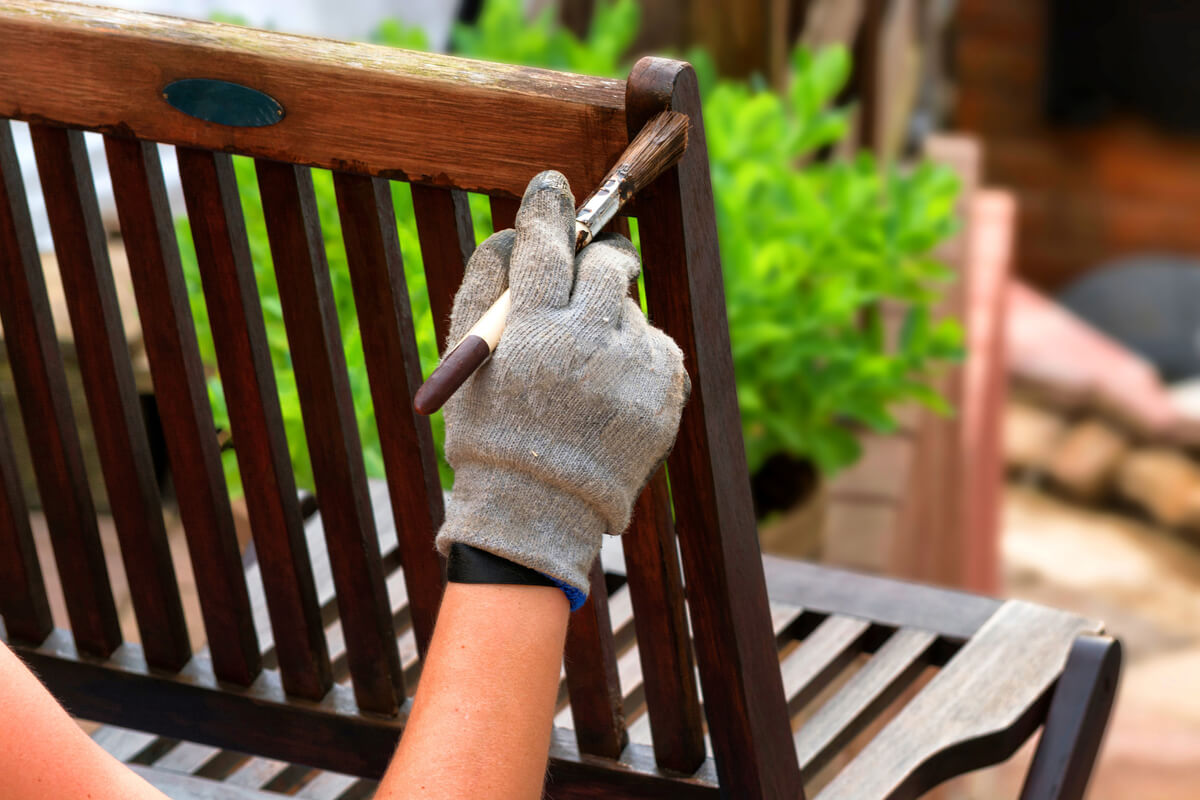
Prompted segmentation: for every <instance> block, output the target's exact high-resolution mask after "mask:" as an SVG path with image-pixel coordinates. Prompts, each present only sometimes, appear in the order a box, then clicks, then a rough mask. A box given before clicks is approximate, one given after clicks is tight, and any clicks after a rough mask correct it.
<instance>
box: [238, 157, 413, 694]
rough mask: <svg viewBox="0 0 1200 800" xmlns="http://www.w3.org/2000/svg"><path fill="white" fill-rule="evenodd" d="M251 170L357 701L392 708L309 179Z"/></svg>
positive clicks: (364, 509)
mask: <svg viewBox="0 0 1200 800" xmlns="http://www.w3.org/2000/svg"><path fill="white" fill-rule="evenodd" d="M256 168H257V171H258V186H259V191H260V192H261V193H262V201H263V214H264V216H265V217H266V223H267V236H268V239H269V240H270V244H271V255H272V258H273V260H274V262H275V273H276V276H277V277H276V283H277V285H278V286H279V299H280V303H281V305H282V307H283V321H284V324H285V325H286V327H287V335H288V344H289V345H290V350H291V356H292V365H293V369H294V370H295V376H296V388H297V390H298V394H299V397H300V408H301V411H302V413H303V416H304V422H305V425H304V432H305V436H306V438H307V440H308V452H309V457H310V460H311V462H312V470H313V480H314V482H315V483H316V490H317V502H318V505H319V506H320V508H321V516H322V518H323V519H324V521H325V538H326V543H327V544H328V546H329V563H330V565H331V566H332V568H333V577H334V584H335V585H336V586H337V597H338V614H339V616H340V617H341V620H342V624H343V625H344V626H345V628H346V631H347V634H348V635H347V638H346V645H347V655H348V658H349V663H350V672H351V674H352V675H353V679H354V691H355V697H356V698H357V699H358V701H359V705H360V706H361V707H362V708H363V710H365V711H373V712H376V713H379V714H394V713H396V711H397V710H398V708H399V703H400V702H401V701H403V699H404V696H405V691H404V677H403V673H402V671H401V669H400V658H399V654H398V653H397V651H396V640H395V637H394V635H393V633H392V617H391V612H390V609H389V608H388V599H387V591H386V589H385V588H384V585H383V568H382V564H381V562H380V554H379V538H378V535H377V534H376V531H375V519H374V517H373V515H372V510H371V503H370V500H369V498H368V494H367V475H366V467H365V465H364V463H363V455H362V443H361V441H360V439H359V436H358V423H357V420H356V419H355V416H354V400H353V398H352V397H351V395H350V384H349V378H348V377H347V373H346V355H345V351H344V350H343V348H342V338H341V329H340V327H339V323H338V317H337V308H336V306H335V305H334V298H333V286H332V284H331V282H330V278H329V265H328V264H327V263H326V260H325V242H324V239H323V237H322V233H321V223H320V220H319V219H318V218H317V201H316V194H315V192H314V190H313V184H312V175H311V173H310V172H309V170H308V169H307V168H306V167H297V166H294V165H291V164H281V163H278V162H270V161H263V160H259V161H258V162H257V164H256Z"/></svg>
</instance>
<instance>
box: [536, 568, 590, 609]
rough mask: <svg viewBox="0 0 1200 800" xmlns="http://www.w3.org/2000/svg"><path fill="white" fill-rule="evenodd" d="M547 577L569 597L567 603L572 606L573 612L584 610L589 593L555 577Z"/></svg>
mask: <svg viewBox="0 0 1200 800" xmlns="http://www.w3.org/2000/svg"><path fill="white" fill-rule="evenodd" d="M542 574H545V573H542ZM546 577H547V578H549V579H550V582H551V583H553V584H554V585H555V586H557V587H558V588H560V589H562V590H563V594H565V595H566V596H567V602H568V603H570V604H571V610H572V611H578V610H579V609H581V608H583V604H584V603H586V602H587V592H582V591H580V590H579V589H576V588H575V587H574V586H572V585H571V584H569V583H564V582H563V581H560V580H559V579H558V578H556V577H554V576H553V575H546Z"/></svg>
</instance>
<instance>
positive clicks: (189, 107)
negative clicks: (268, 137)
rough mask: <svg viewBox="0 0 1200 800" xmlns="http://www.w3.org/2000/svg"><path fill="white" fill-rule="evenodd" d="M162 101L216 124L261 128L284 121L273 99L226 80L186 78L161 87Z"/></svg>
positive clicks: (280, 109)
mask: <svg viewBox="0 0 1200 800" xmlns="http://www.w3.org/2000/svg"><path fill="white" fill-rule="evenodd" d="M163 98H164V99H165V100H166V101H167V102H168V103H170V104H171V105H172V106H174V107H175V108H177V109H179V110H180V111H182V112H183V113H185V114H187V115H188V116H191V117H195V118H196V119H202V120H204V121H205V122H215V123H216V124H218V125H232V126H234V127H238V128H261V127H263V126H266V125H274V124H275V123H277V122H279V121H280V120H281V119H283V106H281V105H279V103H278V101H276V100H275V98H274V97H271V96H270V95H269V94H264V93H263V92H260V91H259V90H258V89H251V88H250V87H249V86H242V85H241V84H240V83H230V82H229V81H219V80H212V79H210V78H185V79H183V80H181V81H174V82H172V83H168V84H167V85H166V86H164V87H163Z"/></svg>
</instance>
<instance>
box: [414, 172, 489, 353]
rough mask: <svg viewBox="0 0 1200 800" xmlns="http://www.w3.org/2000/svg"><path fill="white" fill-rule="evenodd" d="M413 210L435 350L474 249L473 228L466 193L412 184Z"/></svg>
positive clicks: (443, 342) (445, 330) (443, 335)
mask: <svg viewBox="0 0 1200 800" xmlns="http://www.w3.org/2000/svg"><path fill="white" fill-rule="evenodd" d="M412 203H413V214H414V215H415V217H416V222H417V234H418V236H420V239H421V261H422V262H423V264H424V267H425V285H426V287H427V288H428V291H429V307H430V310H431V311H432V313H433V329H434V331H435V333H436V334H437V342H438V350H439V351H441V350H442V349H443V348H445V347H446V345H447V342H446V338H447V337H448V336H449V335H450V310H451V308H452V307H453V306H454V294H455V292H457V291H458V287H459V284H461V283H462V278H463V270H464V269H465V267H466V264H467V260H468V259H469V258H470V257H471V254H472V253H473V252H475V228H474V225H473V224H472V222H471V207H470V205H469V203H468V201H467V193H466V192H463V191H460V190H458V189H444V188H441V187H435V186H423V185H421V184H419V183H414V184H412Z"/></svg>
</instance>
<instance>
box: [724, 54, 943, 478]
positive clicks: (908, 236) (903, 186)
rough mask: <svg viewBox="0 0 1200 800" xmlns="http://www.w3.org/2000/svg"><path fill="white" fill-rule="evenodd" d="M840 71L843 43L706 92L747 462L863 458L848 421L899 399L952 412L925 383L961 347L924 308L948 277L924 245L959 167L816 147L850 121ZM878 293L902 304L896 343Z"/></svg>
mask: <svg viewBox="0 0 1200 800" xmlns="http://www.w3.org/2000/svg"><path fill="white" fill-rule="evenodd" d="M849 72H850V60H849V57H848V56H847V54H846V52H845V50H844V49H841V48H832V49H829V50H826V51H824V52H822V53H819V54H817V55H815V56H813V55H811V54H809V53H808V52H806V51H805V50H803V49H800V50H797V51H796V52H795V53H794V55H793V58H792V71H791V83H790V85H789V87H788V89H787V91H785V92H783V93H775V92H771V91H767V90H765V89H755V88H752V87H750V86H747V85H746V84H742V83H733V82H720V83H718V84H717V85H716V86H714V87H713V88H712V90H711V91H708V92H707V93H706V94H705V97H704V112H705V114H704V116H705V129H706V133H707V136H708V147H709V157H710V161H711V169H712V180H713V195H714V199H715V203H716V208H717V223H718V229H719V231H718V235H719V237H720V244H721V258H722V261H723V264H724V273H725V292H726V297H727V303H728V312H729V328H730V337H731V339H732V345H733V356H734V369H735V374H736V375H737V386H738V400H739V403H740V405H741V412H742V422H743V427H744V432H745V440H746V452H747V457H748V459H749V462H750V468H751V470H752V471H753V470H755V469H756V468H757V467H758V466H760V465H761V464H762V462H763V461H764V460H765V459H766V458H767V457H768V456H769V455H771V454H772V453H775V452H785V453H788V454H789V455H792V456H795V457H804V458H810V459H812V460H813V461H815V462H816V464H817V465H818V466H819V467H820V468H821V470H822V471H823V472H826V473H830V472H833V471H836V470H837V469H839V468H842V467H844V466H846V465H848V464H850V463H852V462H853V461H854V460H855V459H856V458H857V457H858V454H859V447H858V441H857V437H856V436H855V429H856V428H860V427H862V426H866V427H869V428H872V429H874V430H879V431H888V430H891V429H893V428H894V427H895V424H896V423H895V419H894V417H893V415H892V411H893V409H894V408H895V407H896V406H897V405H898V404H901V403H903V402H905V401H909V400H915V401H918V402H921V403H924V404H926V405H929V406H932V407H934V408H938V409H943V410H945V404H944V403H943V402H942V399H941V398H940V397H939V396H938V395H937V394H936V393H935V392H933V391H932V390H931V389H930V388H929V385H928V380H929V377H930V374H931V371H932V370H933V369H934V368H935V366H936V364H937V363H938V362H940V361H944V360H947V359H953V358H955V357H957V356H958V355H959V352H960V348H961V333H960V330H959V327H958V325H957V324H955V323H954V322H953V321H950V320H942V321H938V322H934V321H933V320H932V308H933V306H934V304H935V303H936V301H937V299H938V296H939V287H940V286H941V284H943V283H944V281H945V280H946V279H947V278H948V277H949V275H948V272H947V270H946V269H945V268H944V267H943V266H942V265H941V264H939V263H938V262H937V261H935V260H934V259H932V258H931V257H930V256H929V253H930V251H931V250H932V249H933V247H934V246H935V245H936V244H937V243H938V242H939V241H941V240H942V239H944V238H945V237H946V236H947V235H948V234H949V233H951V232H952V230H953V227H954V216H953V206H954V199H955V197H956V194H957V182H956V180H955V179H954V177H953V176H952V174H950V173H949V172H948V171H946V170H943V169H938V168H935V167H932V166H929V165H922V166H919V167H917V168H915V169H912V170H908V171H904V170H899V169H887V170H884V169H880V167H879V166H878V165H877V164H876V163H875V161H874V159H873V158H871V157H870V156H869V155H865V154H864V155H860V156H859V157H857V158H855V159H853V160H851V161H831V162H825V163H821V162H816V161H813V160H812V157H813V156H814V155H815V154H816V153H817V151H819V150H820V149H821V148H823V147H825V146H827V145H830V144H832V143H834V142H836V141H838V140H839V139H841V138H842V137H843V136H845V135H846V133H847V130H848V118H847V112H846V111H845V110H842V109H835V108H831V103H832V101H833V99H834V98H835V97H836V95H837V94H838V92H839V91H841V89H842V87H843V86H844V84H845V82H846V80H847V78H848V77H849ZM884 301H891V302H893V303H896V304H899V305H900V306H902V307H903V308H904V309H906V310H905V315H904V320H903V324H902V325H901V330H900V333H899V335H898V336H897V337H895V341H889V337H888V335H887V333H886V331H885V325H884V319H883V316H882V314H881V313H880V305H881V304H882V303H883V302H884Z"/></svg>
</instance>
